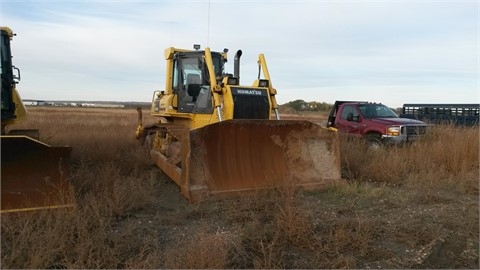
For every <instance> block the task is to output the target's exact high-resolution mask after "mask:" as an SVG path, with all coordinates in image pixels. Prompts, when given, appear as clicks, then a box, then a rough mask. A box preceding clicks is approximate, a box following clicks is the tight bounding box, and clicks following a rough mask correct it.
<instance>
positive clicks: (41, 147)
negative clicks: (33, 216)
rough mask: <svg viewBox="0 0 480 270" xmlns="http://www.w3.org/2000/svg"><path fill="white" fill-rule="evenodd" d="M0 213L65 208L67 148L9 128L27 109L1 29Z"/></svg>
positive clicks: (7, 33)
mask: <svg viewBox="0 0 480 270" xmlns="http://www.w3.org/2000/svg"><path fill="white" fill-rule="evenodd" d="M0 30H1V44H0V46H1V48H0V54H1V83H2V86H1V87H2V88H1V108H2V131H1V137H0V141H1V179H0V181H1V213H11V212H24V211H32V210H40V209H51V208H59V207H68V206H71V205H72V199H73V197H72V194H71V192H70V186H69V183H68V182H67V181H68V177H69V160H70V153H71V150H72V149H71V147H52V146H50V145H47V144H45V143H43V142H41V141H39V131H38V130H35V129H12V130H10V129H9V126H11V125H15V124H18V123H19V122H21V121H23V120H25V119H26V116H27V110H26V109H25V106H24V104H23V102H22V99H21V98H20V95H19V94H18V91H17V89H16V84H17V83H18V82H19V81H20V70H19V69H18V68H16V67H15V66H13V65H12V54H11V47H10V41H11V39H12V38H13V36H14V34H13V31H12V30H11V29H10V28H8V27H1V28H0Z"/></svg>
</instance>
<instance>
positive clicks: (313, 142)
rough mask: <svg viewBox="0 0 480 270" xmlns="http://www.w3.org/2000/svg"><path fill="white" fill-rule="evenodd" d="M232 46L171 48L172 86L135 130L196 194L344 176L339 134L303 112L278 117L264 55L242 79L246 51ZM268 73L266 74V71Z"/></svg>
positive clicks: (315, 183)
mask: <svg viewBox="0 0 480 270" xmlns="http://www.w3.org/2000/svg"><path fill="white" fill-rule="evenodd" d="M227 53H228V50H227V49H224V50H223V51H222V52H214V51H211V50H210V48H208V47H207V48H205V49H204V50H200V46H199V45H195V46H194V50H186V49H178V48H173V47H170V48H167V49H166V50H165V59H166V63H167V65H166V86H165V90H163V91H154V94H153V100H152V104H151V115H152V116H155V117H158V121H157V122H156V123H153V124H150V125H146V126H144V125H143V121H142V110H141V109H140V108H138V114H139V119H138V127H137V130H136V138H137V139H139V140H141V141H142V142H144V143H146V144H147V146H148V149H149V152H150V156H151V158H152V161H153V162H154V163H155V164H156V165H157V166H158V167H159V168H160V169H161V170H162V171H163V172H165V174H166V175H168V176H169V177H170V178H171V179H172V180H173V181H174V182H175V183H176V184H177V185H178V186H179V187H180V191H181V193H182V195H183V196H184V197H186V198H187V199H188V200H189V201H190V202H198V201H200V200H203V199H205V198H207V197H210V196H211V195H216V194H225V193H237V192H241V191H247V190H257V189H265V188H275V187H281V186H291V185H293V186H302V187H325V186H326V185H330V184H332V183H337V182H338V181H339V180H340V179H341V175H340V158H339V155H340V154H339V144H338V135H337V134H336V132H335V131H332V130H329V129H326V128H324V127H321V126H320V125H317V124H314V123H313V122H309V121H303V120H280V114H279V109H278V104H277V102H276V98H275V95H276V93H277V92H276V89H275V88H274V87H273V86H272V80H271V78H270V75H269V72H268V69H267V63H266V61H265V56H264V55H263V54H259V56H258V67H259V70H258V78H257V79H256V80H254V81H253V84H252V85H248V86H247V85H242V84H240V57H241V55H242V51H241V50H238V51H237V52H236V54H235V58H234V71H233V74H229V73H226V72H225V63H226V62H227ZM262 74H263V76H261V75H262Z"/></svg>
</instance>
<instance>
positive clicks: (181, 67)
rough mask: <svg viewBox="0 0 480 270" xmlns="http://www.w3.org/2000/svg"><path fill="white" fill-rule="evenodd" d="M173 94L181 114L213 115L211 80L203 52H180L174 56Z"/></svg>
mask: <svg viewBox="0 0 480 270" xmlns="http://www.w3.org/2000/svg"><path fill="white" fill-rule="evenodd" d="M172 67H173V70H172V71H171V72H172V86H171V87H172V92H173V94H174V95H176V96H177V97H176V99H177V106H176V108H177V110H178V112H181V113H198V114H211V113H212V111H213V106H212V99H211V93H210V84H209V83H208V81H209V79H208V76H206V74H208V72H207V71H206V68H207V67H206V65H205V61H204V57H203V54H202V52H179V53H177V54H176V55H175V56H174V59H173V66H172Z"/></svg>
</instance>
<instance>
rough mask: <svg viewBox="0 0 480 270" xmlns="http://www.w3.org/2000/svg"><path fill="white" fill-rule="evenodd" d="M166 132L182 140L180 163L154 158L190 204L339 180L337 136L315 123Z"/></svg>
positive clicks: (235, 124) (244, 123)
mask: <svg viewBox="0 0 480 270" xmlns="http://www.w3.org/2000/svg"><path fill="white" fill-rule="evenodd" d="M167 130H168V132H171V133H176V134H174V135H175V136H176V137H177V138H180V141H181V146H180V147H181V149H182V150H181V151H180V153H181V158H180V159H181V161H180V163H178V161H174V162H172V159H171V158H170V159H168V158H166V157H165V156H163V155H162V154H160V153H159V152H158V151H156V150H152V151H151V156H152V158H153V160H154V161H155V162H156V163H157V165H158V166H159V167H160V168H162V170H163V171H164V172H166V173H167V175H169V176H170V177H171V178H172V179H173V180H174V181H175V182H176V183H177V184H178V185H179V186H180V189H181V192H182V194H183V196H185V197H186V198H188V199H189V200H190V201H191V202H195V201H199V200H201V199H202V198H204V197H206V196H209V195H212V194H218V193H229V192H240V191H246V190H255V189H264V188H272V187H280V186H289V185H293V186H304V187H325V186H327V185H329V184H332V183H336V182H338V181H339V180H340V179H341V174H340V153H339V144H338V135H337V134H336V132H334V131H331V130H328V129H325V128H323V127H321V126H319V125H316V124H314V123H312V122H308V121H295V120H280V121H277V120H273V121H272V120H228V121H223V122H219V123H215V124H212V125H208V126H205V127H202V128H199V129H195V130H191V131H188V130H186V129H184V130H182V129H178V126H176V130H175V131H174V132H172V130H174V129H173V128H172V130H170V129H169V128H167ZM175 162H177V164H180V167H176V166H172V165H173V163H175Z"/></svg>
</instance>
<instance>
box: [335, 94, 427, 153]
mask: <svg viewBox="0 0 480 270" xmlns="http://www.w3.org/2000/svg"><path fill="white" fill-rule="evenodd" d="M327 127H329V128H335V129H337V130H338V131H339V132H340V134H341V135H345V136H348V137H356V138H363V139H365V140H366V142H367V143H368V144H369V145H370V146H374V147H379V146H380V145H383V144H394V145H398V144H404V143H406V142H411V141H414V140H415V139H416V138H418V136H421V135H422V134H424V133H425V131H426V127H427V124H425V123H424V122H422V121H419V120H415V119H407V118H400V117H399V116H398V115H397V114H396V113H395V112H394V111H393V110H392V109H390V108H389V107H388V106H385V105H384V104H381V103H372V102H366V101H336V102H335V104H334V106H333V108H332V110H331V111H330V115H329V117H328V123H327Z"/></svg>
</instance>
